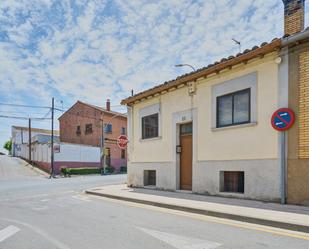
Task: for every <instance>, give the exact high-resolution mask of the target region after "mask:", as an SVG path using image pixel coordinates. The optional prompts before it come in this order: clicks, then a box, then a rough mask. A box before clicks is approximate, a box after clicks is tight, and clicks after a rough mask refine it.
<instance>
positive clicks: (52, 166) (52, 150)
mask: <svg viewBox="0 0 309 249" xmlns="http://www.w3.org/2000/svg"><path fill="white" fill-rule="evenodd" d="M54 105H55V100H54V97H53V98H52V108H51V153H50V166H51V173H50V177H49V178H52V177H54Z"/></svg>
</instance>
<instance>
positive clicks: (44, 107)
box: [0, 103, 50, 109]
mask: <svg viewBox="0 0 309 249" xmlns="http://www.w3.org/2000/svg"><path fill="white" fill-rule="evenodd" d="M0 105H6V106H17V107H26V108H41V109H47V108H48V109H49V108H50V107H49V106H38V105H21V104H13V103H0Z"/></svg>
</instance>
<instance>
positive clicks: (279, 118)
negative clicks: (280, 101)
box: [271, 108, 295, 131]
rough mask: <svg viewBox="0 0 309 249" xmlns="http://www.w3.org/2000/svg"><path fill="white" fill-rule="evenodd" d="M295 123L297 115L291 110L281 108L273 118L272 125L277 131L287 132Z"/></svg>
mask: <svg viewBox="0 0 309 249" xmlns="http://www.w3.org/2000/svg"><path fill="white" fill-rule="evenodd" d="M294 121H295V114H294V112H293V111H292V110H291V109H289V108H280V109H278V110H277V111H275V112H274V114H273V115H272V117H271V125H272V127H273V128H274V129H275V130H277V131H286V130H288V129H290V128H291V126H292V125H293V124H294Z"/></svg>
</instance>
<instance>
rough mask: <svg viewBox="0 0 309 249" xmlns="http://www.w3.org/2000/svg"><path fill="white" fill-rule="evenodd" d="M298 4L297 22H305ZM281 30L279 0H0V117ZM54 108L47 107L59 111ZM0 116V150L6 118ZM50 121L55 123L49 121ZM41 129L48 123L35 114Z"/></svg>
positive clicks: (226, 51) (124, 89) (113, 92)
mask: <svg viewBox="0 0 309 249" xmlns="http://www.w3.org/2000/svg"><path fill="white" fill-rule="evenodd" d="M308 2H309V1H307V3H306V26H308V23H309V11H308V9H309V4H308ZM282 35H283V4H282V0H272V1H269V0H217V1H213V0H192V1H189V0H169V1H164V0H162V1H160V0H157V1H151V0H130V1H127V0H113V1H110V0H75V1H74V0H31V1H29V0H14V1H12V0H1V2H0V115H2V116H22V117H49V116H50V113H48V112H49V110H48V109H44V108H42V109H39V108H21V107H13V106H5V105H1V104H3V103H13V104H22V105H35V106H50V105H51V98H52V97H55V101H56V102H55V103H56V107H57V108H59V109H62V107H63V109H64V110H66V109H68V108H69V107H70V106H72V105H73V104H74V103H75V102H76V101H77V100H81V101H85V102H88V103H91V104H95V105H99V106H104V105H105V101H106V99H107V98H110V99H111V105H112V108H113V109H114V110H115V111H121V112H125V108H124V107H121V106H120V101H121V99H123V98H126V97H128V96H129V95H130V92H131V90H132V89H133V90H134V93H137V92H139V91H142V90H145V89H147V88H150V87H152V86H154V85H157V84H161V83H163V82H165V81H167V80H170V79H174V78H176V77H177V76H179V75H181V74H184V73H188V72H189V71H190V70H191V69H190V68H189V67H183V68H176V67H175V66H174V65H175V64H179V63H188V64H191V65H192V66H194V67H195V68H200V67H203V66H206V65H208V64H209V63H213V62H214V61H216V60H218V59H220V58H222V57H226V56H229V55H233V54H236V53H238V51H239V48H238V46H237V45H236V44H235V43H234V42H233V41H232V40H231V39H232V38H235V39H237V40H239V41H241V44H242V49H243V50H244V49H246V48H251V47H253V46H254V45H259V44H261V43H262V42H264V41H267V42H270V41H271V40H272V39H273V38H275V37H281V36H282ZM60 114H61V112H60V111H57V112H56V117H59V115H60ZM27 122H28V121H27V120H16V119H6V118H1V117H0V147H2V145H3V144H4V142H5V141H6V140H8V139H9V138H10V135H11V125H21V126H27ZM55 125H56V128H57V127H58V121H56V122H55ZM33 126H34V127H36V128H49V127H50V120H43V121H34V122H33Z"/></svg>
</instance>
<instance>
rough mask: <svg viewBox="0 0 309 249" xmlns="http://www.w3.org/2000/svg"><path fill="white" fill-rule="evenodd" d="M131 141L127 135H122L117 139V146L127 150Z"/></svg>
mask: <svg viewBox="0 0 309 249" xmlns="http://www.w3.org/2000/svg"><path fill="white" fill-rule="evenodd" d="M128 142H129V140H128V138H127V136H126V135H120V136H119V137H118V138H117V145H118V147H119V148H120V149H123V150H124V149H125V148H127V144H128Z"/></svg>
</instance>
